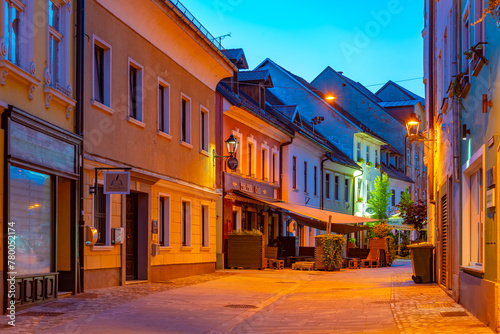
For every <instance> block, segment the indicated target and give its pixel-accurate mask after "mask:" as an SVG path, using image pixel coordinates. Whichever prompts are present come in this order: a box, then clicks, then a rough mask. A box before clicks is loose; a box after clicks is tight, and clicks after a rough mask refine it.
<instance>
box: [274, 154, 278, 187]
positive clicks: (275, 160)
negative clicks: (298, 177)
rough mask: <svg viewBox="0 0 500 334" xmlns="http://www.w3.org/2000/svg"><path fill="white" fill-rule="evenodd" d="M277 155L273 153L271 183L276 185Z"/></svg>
mask: <svg viewBox="0 0 500 334" xmlns="http://www.w3.org/2000/svg"><path fill="white" fill-rule="evenodd" d="M277 168H278V155H277V154H275V153H273V183H278V179H277V177H276V175H277V174H278V171H277Z"/></svg>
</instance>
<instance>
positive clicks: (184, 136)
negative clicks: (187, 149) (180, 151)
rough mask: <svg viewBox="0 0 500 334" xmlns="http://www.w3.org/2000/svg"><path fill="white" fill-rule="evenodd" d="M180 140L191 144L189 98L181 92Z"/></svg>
mask: <svg viewBox="0 0 500 334" xmlns="http://www.w3.org/2000/svg"><path fill="white" fill-rule="evenodd" d="M181 142H183V143H187V144H191V99H189V98H188V97H187V96H185V95H184V94H181Z"/></svg>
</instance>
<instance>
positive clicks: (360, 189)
mask: <svg viewBox="0 0 500 334" xmlns="http://www.w3.org/2000/svg"><path fill="white" fill-rule="evenodd" d="M362 198H363V180H361V179H358V200H359V199H362Z"/></svg>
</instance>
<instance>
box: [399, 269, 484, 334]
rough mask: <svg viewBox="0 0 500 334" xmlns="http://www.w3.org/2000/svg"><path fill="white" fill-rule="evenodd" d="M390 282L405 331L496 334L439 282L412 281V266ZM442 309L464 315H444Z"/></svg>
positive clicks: (402, 327) (405, 333) (400, 327)
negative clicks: (456, 301) (439, 285)
mask: <svg viewBox="0 0 500 334" xmlns="http://www.w3.org/2000/svg"><path fill="white" fill-rule="evenodd" d="M391 281H392V297H391V309H392V312H393V314H394V320H395V321H396V323H397V324H398V327H399V329H400V330H401V332H402V333H404V334H418V333H422V334H423V333H453V334H456V333H474V334H482V333H485V334H486V333H488V334H491V333H493V331H492V330H491V329H489V328H488V327H486V325H484V324H483V323H482V322H480V321H479V320H477V319H476V318H475V317H474V316H473V315H472V314H470V313H469V312H467V310H466V309H464V308H463V307H462V306H461V305H460V304H457V303H455V301H454V300H453V299H452V298H451V297H449V296H448V295H447V294H446V293H445V292H444V291H443V290H442V289H441V288H440V287H438V286H437V284H418V285H417V284H415V283H413V281H412V279H411V267H410V270H408V269H407V268H405V270H403V269H399V270H397V271H395V272H394V273H393V275H392V279H391ZM442 312H444V313H445V314H446V313H448V312H453V313H454V314H458V312H460V313H462V315H459V316H448V317H443V316H442V315H441V313H442ZM455 312H457V313H455ZM463 312H465V313H463ZM453 313H452V314H453ZM448 314H450V313H448Z"/></svg>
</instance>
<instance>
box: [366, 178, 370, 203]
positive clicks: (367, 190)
mask: <svg viewBox="0 0 500 334" xmlns="http://www.w3.org/2000/svg"><path fill="white" fill-rule="evenodd" d="M370 191H371V187H370V181H366V200H369V199H370V198H371V194H370Z"/></svg>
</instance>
